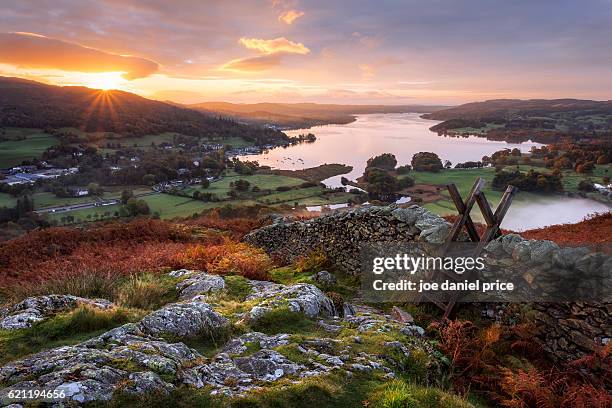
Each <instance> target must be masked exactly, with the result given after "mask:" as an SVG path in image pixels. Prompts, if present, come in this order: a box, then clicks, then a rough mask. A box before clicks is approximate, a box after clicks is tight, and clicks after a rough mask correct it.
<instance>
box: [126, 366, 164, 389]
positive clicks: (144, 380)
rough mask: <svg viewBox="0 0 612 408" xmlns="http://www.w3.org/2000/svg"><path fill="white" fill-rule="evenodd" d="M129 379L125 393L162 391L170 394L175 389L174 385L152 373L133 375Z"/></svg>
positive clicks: (145, 372)
mask: <svg viewBox="0 0 612 408" xmlns="http://www.w3.org/2000/svg"><path fill="white" fill-rule="evenodd" d="M128 379H129V382H128V385H127V386H126V387H125V388H124V389H123V391H125V392H127V393H130V394H143V393H146V392H152V391H158V392H159V391H161V392H163V393H164V394H168V393H170V391H172V390H173V389H174V385H172V384H169V383H167V382H165V381H164V380H162V379H161V377H160V376H159V375H157V374H155V373H153V372H151V371H143V372H138V373H132V374H130V375H129V377H128Z"/></svg>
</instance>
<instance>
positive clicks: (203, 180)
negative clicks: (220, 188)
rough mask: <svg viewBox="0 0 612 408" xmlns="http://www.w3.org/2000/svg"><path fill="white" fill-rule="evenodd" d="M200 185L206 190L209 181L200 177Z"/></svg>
mask: <svg viewBox="0 0 612 408" xmlns="http://www.w3.org/2000/svg"><path fill="white" fill-rule="evenodd" d="M200 185H201V186H202V188H208V187H210V181H208V179H207V178H206V177H202V182H201V183H200Z"/></svg>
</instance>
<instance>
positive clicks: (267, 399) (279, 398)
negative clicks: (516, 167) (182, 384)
mask: <svg viewBox="0 0 612 408" xmlns="http://www.w3.org/2000/svg"><path fill="white" fill-rule="evenodd" d="M380 381H381V379H377V380H372V379H369V378H367V377H364V376H360V375H355V376H354V377H352V378H348V377H346V376H345V375H344V374H342V373H334V374H330V375H326V376H319V377H312V378H306V379H304V380H302V381H300V383H298V384H289V383H282V385H281V384H279V385H277V386H275V387H271V388H268V389H266V390H265V391H260V392H257V393H252V394H250V395H247V396H245V397H242V398H236V399H234V400H232V401H231V402H230V403H229V406H230V407H232V408H247V407H249V408H250V407H262V408H268V407H270V408H272V407H275V408H276V407H278V408H284V407H287V408H302V407H304V408H311V407H313V406H314V407H335V408H354V407H361V406H363V401H364V400H365V399H367V395H368V393H369V392H371V391H373V390H374V389H375V388H376V387H377V386H378V385H380V383H381V382H380Z"/></svg>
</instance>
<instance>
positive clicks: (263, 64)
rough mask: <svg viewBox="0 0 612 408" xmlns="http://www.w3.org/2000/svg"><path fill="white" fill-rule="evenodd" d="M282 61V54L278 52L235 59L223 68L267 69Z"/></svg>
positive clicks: (242, 69)
mask: <svg viewBox="0 0 612 408" xmlns="http://www.w3.org/2000/svg"><path fill="white" fill-rule="evenodd" d="M280 63H281V55H280V54H278V53H277V54H269V55H260V56H258V57H251V58H239V59H235V60H232V61H230V62H228V63H226V64H225V65H223V67H222V69H225V70H228V71H265V70H266V69H270V68H273V67H275V66H278V65H280Z"/></svg>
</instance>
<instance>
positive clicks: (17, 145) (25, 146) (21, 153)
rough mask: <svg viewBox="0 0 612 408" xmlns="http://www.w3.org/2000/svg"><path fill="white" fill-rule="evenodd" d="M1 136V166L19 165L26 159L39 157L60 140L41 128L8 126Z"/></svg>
mask: <svg viewBox="0 0 612 408" xmlns="http://www.w3.org/2000/svg"><path fill="white" fill-rule="evenodd" d="M1 136H2V138H1V139H0V168H7V167H12V166H17V165H19V164H20V163H21V162H22V161H24V160H31V159H32V158H34V157H37V158H38V157H40V156H41V155H42V153H43V152H44V151H45V150H47V148H49V147H51V146H53V145H55V144H57V142H58V140H57V138H55V137H54V136H51V135H48V134H46V133H43V132H42V131H41V130H39V129H13V128H7V129H4V134H2V135H1Z"/></svg>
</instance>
